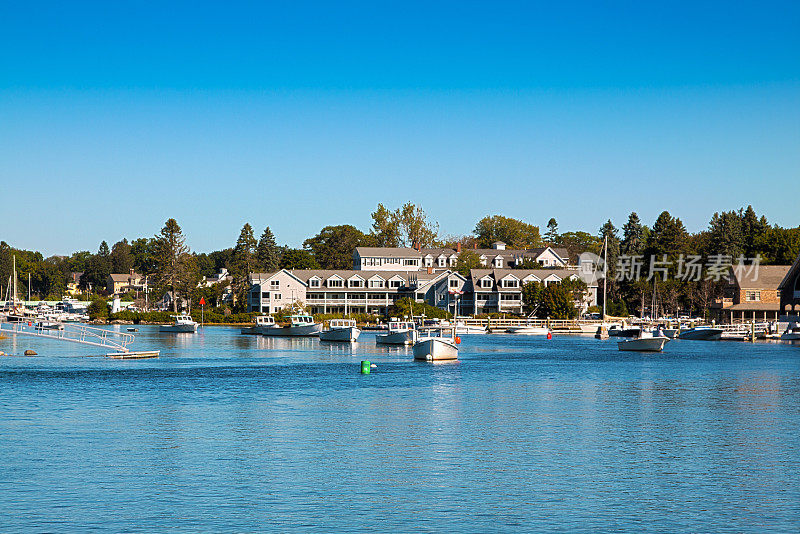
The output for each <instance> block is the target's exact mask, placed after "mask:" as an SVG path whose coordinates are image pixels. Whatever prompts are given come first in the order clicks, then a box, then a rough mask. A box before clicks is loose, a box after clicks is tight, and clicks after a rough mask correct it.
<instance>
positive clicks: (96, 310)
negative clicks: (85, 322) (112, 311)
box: [86, 297, 108, 319]
mask: <svg viewBox="0 0 800 534" xmlns="http://www.w3.org/2000/svg"><path fill="white" fill-rule="evenodd" d="M86 312H87V313H88V314H89V318H90V319H105V318H106V317H108V302H106V299H104V298H100V297H98V298H96V299H94V300H92V303H91V304H89V307H88V308H87V309H86Z"/></svg>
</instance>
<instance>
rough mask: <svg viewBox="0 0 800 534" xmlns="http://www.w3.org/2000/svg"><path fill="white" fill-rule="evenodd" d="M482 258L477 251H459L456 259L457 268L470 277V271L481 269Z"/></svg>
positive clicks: (460, 272)
mask: <svg viewBox="0 0 800 534" xmlns="http://www.w3.org/2000/svg"><path fill="white" fill-rule="evenodd" d="M482 267H483V265H481V258H480V256H478V255H477V254H475V252H473V251H471V250H469V249H465V250H462V251H461V252H459V253H458V259H457V260H456V270H457V271H458V272H459V274H461V276H465V277H467V278H468V277H469V272H470V271H471V270H472V269H481V268H482Z"/></svg>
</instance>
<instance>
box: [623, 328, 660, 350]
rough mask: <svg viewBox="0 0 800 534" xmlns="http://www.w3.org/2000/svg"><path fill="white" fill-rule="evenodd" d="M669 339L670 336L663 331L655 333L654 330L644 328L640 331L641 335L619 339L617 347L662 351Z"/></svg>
mask: <svg viewBox="0 0 800 534" xmlns="http://www.w3.org/2000/svg"><path fill="white" fill-rule="evenodd" d="M668 341H669V338H668V337H667V336H665V335H663V334H662V333H661V332H658V333H657V334H656V335H653V333H652V332H646V331H644V330H642V331H641V332H640V333H639V337H636V338H634V339H626V340H624V341H618V342H617V347H618V348H619V350H624V351H636V352H661V351H662V350H664V345H666V344H667V342H668Z"/></svg>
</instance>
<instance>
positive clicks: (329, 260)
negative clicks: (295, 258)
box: [303, 224, 374, 269]
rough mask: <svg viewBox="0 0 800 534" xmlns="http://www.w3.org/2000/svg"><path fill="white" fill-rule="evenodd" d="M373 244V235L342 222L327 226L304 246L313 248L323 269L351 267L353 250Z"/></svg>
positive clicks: (307, 240)
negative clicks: (337, 224)
mask: <svg viewBox="0 0 800 534" xmlns="http://www.w3.org/2000/svg"><path fill="white" fill-rule="evenodd" d="M372 244H374V238H373V237H372V236H368V235H366V234H364V233H363V232H361V231H360V230H358V229H357V228H356V227H355V226H350V225H349V224H342V225H339V226H326V227H325V228H323V229H322V230H320V232H319V233H318V234H317V235H316V236H314V237H311V238H308V239H306V240H305V241H304V242H303V247H304V248H306V249H309V250H311V252H312V253H313V254H314V258H315V259H316V260H317V263H318V264H319V265H320V266H321V267H322V268H323V269H351V268H352V265H353V250H354V249H355V248H356V247H367V246H371V245H372Z"/></svg>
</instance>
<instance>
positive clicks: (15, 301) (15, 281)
mask: <svg viewBox="0 0 800 534" xmlns="http://www.w3.org/2000/svg"><path fill="white" fill-rule="evenodd" d="M12 298H13V299H14V309H17V257H16V256H14V296H13V297H12Z"/></svg>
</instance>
